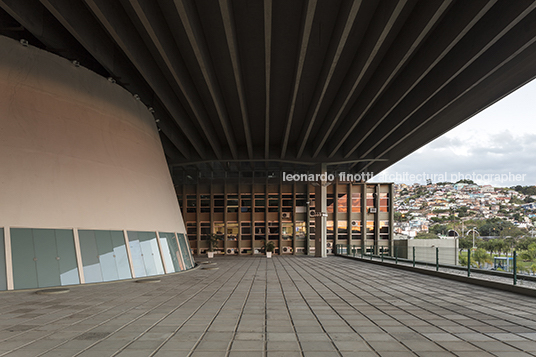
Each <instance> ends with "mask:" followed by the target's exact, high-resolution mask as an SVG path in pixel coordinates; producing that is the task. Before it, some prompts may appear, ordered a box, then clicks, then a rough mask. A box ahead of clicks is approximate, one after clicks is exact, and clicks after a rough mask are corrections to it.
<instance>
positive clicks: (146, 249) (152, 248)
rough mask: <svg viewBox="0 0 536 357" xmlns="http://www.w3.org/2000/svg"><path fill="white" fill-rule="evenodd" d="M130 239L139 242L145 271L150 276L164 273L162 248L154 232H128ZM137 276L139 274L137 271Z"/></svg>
mask: <svg viewBox="0 0 536 357" xmlns="http://www.w3.org/2000/svg"><path fill="white" fill-rule="evenodd" d="M128 238H129V241H130V242H131V243H132V242H135V241H138V242H139V250H140V254H141V258H142V260H143V265H144V267H145V272H146V274H147V275H148V276H151V275H159V274H164V266H163V265H162V259H161V257H160V249H158V242H157V241H156V234H155V233H154V232H132V231H129V232H128ZM136 276H138V274H137V273H136Z"/></svg>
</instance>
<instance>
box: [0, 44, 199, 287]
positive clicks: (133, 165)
mask: <svg viewBox="0 0 536 357" xmlns="http://www.w3.org/2000/svg"><path fill="white" fill-rule="evenodd" d="M0 52H1V55H0V237H2V238H3V239H0V253H1V254H0V290H5V289H13V288H14V289H21V288H35V287H45V286H57V285H67V284H78V283H84V282H86V283H88V282H97V281H109V280H117V279H124V278H133V277H140V276H147V275H155V274H163V273H169V272H175V271H178V270H184V269H188V268H190V267H191V266H192V265H193V261H192V257H191V253H190V249H189V246H188V241H187V240H186V239H185V233H186V231H185V227H184V223H183V220H182V217H181V213H180V210H179V205H178V202H177V198H176V194H175V191H174V188H173V183H172V181H171V177H170V174H169V170H168V167H167V164H166V160H165V156H164V152H163V149H162V144H161V142H160V138H159V135H158V129H157V127H156V125H155V122H154V118H153V117H152V115H151V113H150V112H149V111H148V109H147V108H146V107H145V106H144V104H143V103H142V102H140V101H139V100H136V99H135V97H134V96H133V95H132V94H131V93H129V92H127V91H126V90H124V89H123V88H121V87H120V86H118V85H116V84H114V83H112V82H110V81H108V80H107V79H106V78H103V77H101V76H99V75H97V74H95V73H93V72H91V71H89V70H87V69H85V68H83V67H79V66H77V65H76V64H73V63H71V62H70V61H68V60H66V59H64V58H61V57H58V56H56V55H53V54H51V53H48V52H46V51H43V50H40V49H37V48H34V47H30V46H24V45H23V44H21V43H19V42H17V41H14V40H12V39H9V38H6V37H0ZM2 233H3V234H2Z"/></svg>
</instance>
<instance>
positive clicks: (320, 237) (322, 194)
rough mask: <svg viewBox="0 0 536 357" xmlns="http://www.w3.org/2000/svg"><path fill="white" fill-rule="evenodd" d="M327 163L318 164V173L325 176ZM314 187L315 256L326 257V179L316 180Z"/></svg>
mask: <svg viewBox="0 0 536 357" xmlns="http://www.w3.org/2000/svg"><path fill="white" fill-rule="evenodd" d="M326 167H327V165H326V164H320V165H319V167H318V171H317V173H318V174H321V175H322V174H324V176H327V169H326ZM317 183H318V186H316V188H315V211H316V212H317V213H321V214H318V215H317V217H315V257H322V258H323V257H326V255H327V254H326V249H327V247H326V237H327V224H326V223H327V181H319V182H317Z"/></svg>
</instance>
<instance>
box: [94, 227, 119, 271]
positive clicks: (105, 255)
mask: <svg viewBox="0 0 536 357" xmlns="http://www.w3.org/2000/svg"><path fill="white" fill-rule="evenodd" d="M95 240H96V242H97V249H98V252H99V260H100V264H101V272H102V278H103V279H104V281H111V280H118V279H119V276H118V275H117V266H116V265H115V254H114V248H113V246H112V237H111V236H110V232H109V231H96V232H95Z"/></svg>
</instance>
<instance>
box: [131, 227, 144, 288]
mask: <svg viewBox="0 0 536 357" xmlns="http://www.w3.org/2000/svg"><path fill="white" fill-rule="evenodd" d="M131 233H132V232H128V237H129V238H128V241H129V247H130V255H131V256H132V265H133V267H134V275H136V278H141V277H144V276H147V272H146V271H145V264H144V263H143V257H142V254H141V246H140V241H139V240H138V239H137V237H136V238H134V235H133V234H131Z"/></svg>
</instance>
